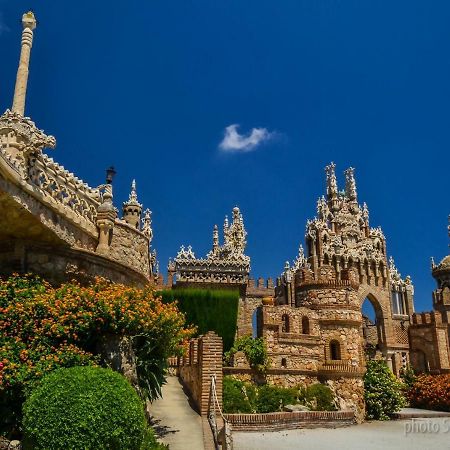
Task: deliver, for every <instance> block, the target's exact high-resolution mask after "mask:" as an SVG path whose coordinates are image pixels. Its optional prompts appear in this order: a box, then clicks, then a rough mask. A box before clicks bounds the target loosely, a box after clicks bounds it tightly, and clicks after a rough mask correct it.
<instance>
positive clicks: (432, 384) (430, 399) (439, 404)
mask: <svg viewBox="0 0 450 450" xmlns="http://www.w3.org/2000/svg"><path fill="white" fill-rule="evenodd" d="M408 398H409V401H410V403H411V406H416V407H418V408H425V409H434V410H438V411H449V412H450V374H445V375H419V376H418V377H417V380H416V382H415V383H414V385H413V386H412V388H411V389H410V390H409V392H408Z"/></svg>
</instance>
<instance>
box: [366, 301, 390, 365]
mask: <svg viewBox="0 0 450 450" xmlns="http://www.w3.org/2000/svg"><path fill="white" fill-rule="evenodd" d="M361 314H362V326H361V336H362V339H363V346H364V352H365V354H366V358H368V359H373V358H375V356H376V354H377V352H382V351H383V350H384V347H385V345H384V342H385V339H384V330H383V327H384V323H383V313H382V310H381V307H380V305H379V303H378V302H377V301H376V299H375V298H373V297H372V296H367V297H366V298H365V299H364V301H363V303H362V305H361Z"/></svg>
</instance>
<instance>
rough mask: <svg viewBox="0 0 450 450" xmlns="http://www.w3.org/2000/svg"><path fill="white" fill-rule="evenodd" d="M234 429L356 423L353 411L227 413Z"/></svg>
mask: <svg viewBox="0 0 450 450" xmlns="http://www.w3.org/2000/svg"><path fill="white" fill-rule="evenodd" d="M225 418H226V419H227V420H228V421H229V422H230V423H231V425H232V427H233V430H234V431H275V430H288V429H297V428H316V427H325V428H337V427H344V426H348V425H352V424H354V423H355V415H354V413H353V411H301V412H276V413H268V414H225Z"/></svg>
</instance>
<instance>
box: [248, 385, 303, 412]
mask: <svg viewBox="0 0 450 450" xmlns="http://www.w3.org/2000/svg"><path fill="white" fill-rule="evenodd" d="M296 395H297V390H296V389H289V388H282V387H279V386H273V385H270V384H264V385H262V386H259V388H258V397H257V401H256V409H257V411H258V412H259V413H269V412H274V411H282V410H283V407H284V406H286V405H293V404H295V403H298V401H297V397H296Z"/></svg>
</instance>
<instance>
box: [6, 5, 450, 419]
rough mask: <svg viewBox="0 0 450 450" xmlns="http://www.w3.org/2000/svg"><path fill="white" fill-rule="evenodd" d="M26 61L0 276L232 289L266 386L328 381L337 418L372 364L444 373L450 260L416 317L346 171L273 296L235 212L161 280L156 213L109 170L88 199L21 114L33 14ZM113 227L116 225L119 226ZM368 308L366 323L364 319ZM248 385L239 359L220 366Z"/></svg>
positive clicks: (240, 331)
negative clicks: (121, 192)
mask: <svg viewBox="0 0 450 450" xmlns="http://www.w3.org/2000/svg"><path fill="white" fill-rule="evenodd" d="M22 24H23V33H22V42H21V54H20V62H19V68H18V72H17V80H16V88H15V93H14V99H13V104H12V108H11V110H7V111H6V112H5V113H4V114H3V115H2V116H0V275H7V274H10V273H12V272H22V273H26V272H33V273H37V274H40V275H42V276H43V277H45V278H47V279H49V280H50V281H52V282H54V283H59V282H62V281H66V280H70V279H72V278H77V279H79V280H81V281H88V280H92V279H93V278H94V277H95V276H103V277H106V278H108V279H110V280H112V281H114V282H120V283H124V284H133V285H138V286H143V285H145V284H148V283H155V284H157V285H158V286H159V287H160V288H161V287H165V288H173V289H179V288H183V287H189V286H197V287H204V288H212V289H215V288H220V289H237V290H239V293H240V299H239V311H238V324H237V335H244V334H249V333H253V334H257V335H259V336H262V337H263V338H264V339H265V341H266V344H267V346H268V350H269V356H270V361H271V362H270V367H269V369H268V371H267V379H268V380H269V381H270V382H273V383H280V384H284V385H293V384H297V383H299V382H305V383H312V382H316V381H317V380H320V381H325V382H327V383H329V384H330V386H332V388H333V389H334V390H335V392H336V394H337V396H338V398H339V399H340V401H341V403H342V406H352V407H354V408H355V409H356V410H357V411H359V415H360V417H362V412H363V409H364V405H363V402H362V398H363V396H362V376H363V374H364V371H365V362H366V358H367V357H368V356H367V354H370V355H371V356H372V357H373V356H378V357H381V358H384V359H385V360H386V361H387V362H388V364H389V366H390V367H391V368H392V370H393V371H394V373H396V374H398V373H399V372H400V370H401V368H402V367H404V366H406V364H408V363H410V364H411V365H412V366H413V367H414V368H415V369H417V370H419V371H430V372H433V373H442V372H450V362H449V355H450V350H449V338H450V255H449V256H447V257H446V258H444V259H443V260H442V261H441V263H440V264H438V265H436V264H434V262H433V265H432V275H433V277H434V278H435V279H436V281H437V289H436V290H435V291H434V293H433V308H434V310H433V312H429V313H422V314H418V313H415V312H414V288H413V284H412V282H411V280H410V278H409V277H406V278H403V277H402V276H401V275H400V273H399V271H398V270H397V268H396V267H395V264H394V261H393V259H392V258H390V259H388V256H387V250H386V238H385V236H384V234H383V232H382V230H381V228H371V227H370V224H369V210H368V207H367V205H366V204H365V203H363V204H362V205H360V203H359V201H358V197H357V189H356V182H355V177H354V169H352V168H349V169H347V170H346V171H345V189H344V190H343V191H340V190H339V189H338V183H337V178H336V174H335V166H334V164H333V163H332V164H330V165H329V166H327V167H326V196H323V197H321V198H320V199H319V200H318V202H317V216H316V217H315V218H314V219H313V220H310V221H308V223H307V225H306V234H305V248H306V250H303V247H302V246H301V247H300V249H299V254H298V256H297V258H296V260H295V261H294V263H293V264H292V265H291V264H289V263H286V265H285V268H284V271H283V272H282V274H281V276H280V277H279V278H278V279H277V281H276V283H275V285H274V283H273V280H272V279H270V278H269V279H268V280H264V279H262V278H260V279H258V280H256V281H255V280H254V279H252V278H251V277H250V257H249V256H248V255H246V254H245V248H246V237H247V232H246V230H245V226H244V220H243V216H242V213H241V211H240V210H239V208H238V207H235V208H234V209H233V211H232V218H231V221H229V220H228V218H225V222H224V226H223V237H222V243H221V242H220V239H219V229H218V227H217V225H216V226H214V229H213V236H212V248H211V251H210V252H209V253H208V254H207V255H206V257H204V258H197V257H196V256H195V254H194V252H193V250H192V248H191V247H187V248H185V247H181V249H180V251H179V252H178V254H177V256H176V257H175V258H174V260H173V261H170V262H169V266H168V278H167V282H166V283H164V281H163V277H162V276H161V275H159V274H158V273H157V272H158V271H157V269H156V267H157V264H156V254H155V252H154V250H152V248H151V243H152V238H153V232H152V219H151V213H150V211H149V210H148V209H147V210H145V211H143V206H142V205H141V204H140V202H139V201H138V197H137V192H136V183H135V181H133V182H132V186H131V193H130V196H129V199H128V200H127V201H125V202H124V203H123V204H122V211H121V214H119V211H118V209H117V208H116V207H115V206H114V203H113V184H112V181H113V176H114V173H115V172H114V170H113V169H112V168H111V169H109V170H108V171H107V177H106V180H105V183H103V184H100V185H99V186H97V187H91V186H89V185H87V184H86V183H85V182H83V181H82V180H80V179H79V178H78V177H76V176H75V175H74V174H73V173H71V172H69V171H68V170H66V169H65V168H64V167H62V166H61V165H59V164H58V163H57V162H55V161H54V160H53V159H52V158H50V157H49V156H48V155H47V154H46V152H45V150H46V149H52V148H54V147H55V146H56V140H55V138H54V137H52V136H49V135H47V134H45V133H44V132H43V131H42V130H40V129H39V128H37V127H36V125H35V124H34V122H33V121H32V120H31V119H30V118H28V117H26V115H25V100H26V91H27V82H28V70H29V63H30V55H31V48H32V43H33V33H34V30H35V28H36V20H35V17H34V15H33V13H31V12H30V13H26V14H25V15H24V16H23V20H22ZM120 216H121V217H120ZM365 301H366V302H370V304H371V305H372V307H373V309H374V312H375V314H374V318H372V319H370V318H368V317H365V316H363V314H362V312H361V311H362V305H363V303H364V302H365ZM227 370H228V371H229V373H234V374H238V375H239V374H240V375H243V376H249V377H251V376H252V374H251V370H250V368H249V367H248V366H246V363H245V361H244V362H242V364H241V363H237V364H236V365H235V367H231V368H227Z"/></svg>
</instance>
